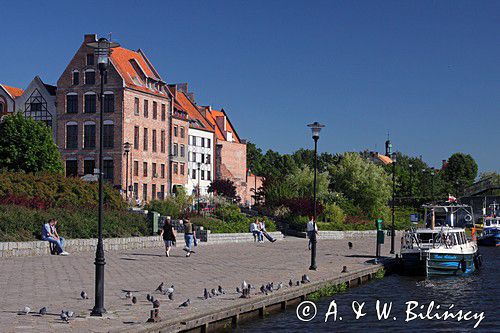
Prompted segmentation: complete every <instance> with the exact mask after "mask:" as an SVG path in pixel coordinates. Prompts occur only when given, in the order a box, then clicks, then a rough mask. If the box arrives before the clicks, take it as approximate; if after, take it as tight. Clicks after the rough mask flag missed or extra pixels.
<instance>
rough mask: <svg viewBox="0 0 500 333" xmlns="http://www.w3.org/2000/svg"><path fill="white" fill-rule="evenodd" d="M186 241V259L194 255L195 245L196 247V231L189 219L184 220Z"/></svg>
mask: <svg viewBox="0 0 500 333" xmlns="http://www.w3.org/2000/svg"><path fill="white" fill-rule="evenodd" d="M184 241H185V242H186V247H185V248H184V251H186V252H187V253H186V257H189V256H191V253H194V251H193V245H196V231H195V228H194V225H193V224H192V223H191V221H190V220H189V218H185V219H184Z"/></svg>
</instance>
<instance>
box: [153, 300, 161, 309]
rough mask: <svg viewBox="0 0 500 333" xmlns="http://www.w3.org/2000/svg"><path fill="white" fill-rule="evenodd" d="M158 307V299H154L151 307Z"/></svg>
mask: <svg viewBox="0 0 500 333" xmlns="http://www.w3.org/2000/svg"><path fill="white" fill-rule="evenodd" d="M159 307H160V301H159V300H157V299H155V300H154V302H153V308H155V309H158V308H159Z"/></svg>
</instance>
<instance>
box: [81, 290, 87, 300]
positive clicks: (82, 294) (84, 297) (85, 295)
mask: <svg viewBox="0 0 500 333" xmlns="http://www.w3.org/2000/svg"><path fill="white" fill-rule="evenodd" d="M80 297H81V298H82V299H89V296H88V295H87V293H86V292H85V291H84V290H82V292H81V293H80Z"/></svg>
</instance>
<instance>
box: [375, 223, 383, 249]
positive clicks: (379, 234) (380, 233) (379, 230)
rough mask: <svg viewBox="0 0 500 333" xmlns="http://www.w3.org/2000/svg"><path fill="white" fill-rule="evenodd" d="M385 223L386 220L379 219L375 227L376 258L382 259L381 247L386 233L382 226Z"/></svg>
mask: <svg viewBox="0 0 500 333" xmlns="http://www.w3.org/2000/svg"><path fill="white" fill-rule="evenodd" d="M383 223H384V220H382V219H378V220H377V221H376V222H375V227H376V228H377V252H376V257H377V258H379V257H380V245H381V244H384V231H383V230H382V224H383Z"/></svg>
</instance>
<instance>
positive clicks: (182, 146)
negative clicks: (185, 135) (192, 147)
mask: <svg viewBox="0 0 500 333" xmlns="http://www.w3.org/2000/svg"><path fill="white" fill-rule="evenodd" d="M185 150H186V149H185V148H184V145H181V157H184V155H185Z"/></svg>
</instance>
